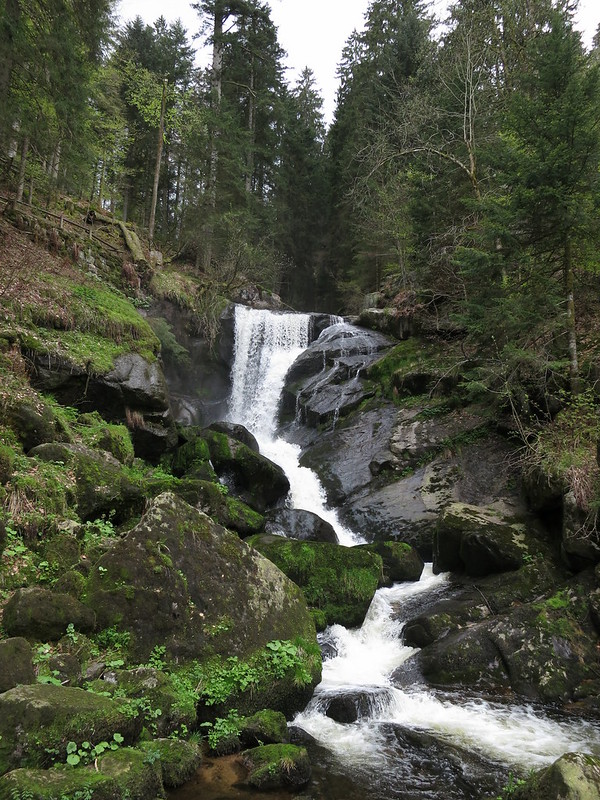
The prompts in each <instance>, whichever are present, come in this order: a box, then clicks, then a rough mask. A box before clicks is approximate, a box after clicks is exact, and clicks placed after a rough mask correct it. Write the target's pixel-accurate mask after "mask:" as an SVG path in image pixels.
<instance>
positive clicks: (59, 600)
mask: <svg viewBox="0 0 600 800" xmlns="http://www.w3.org/2000/svg"><path fill="white" fill-rule="evenodd" d="M70 623H72V624H73V625H74V627H75V629H76V630H78V631H81V632H82V633H90V632H91V631H93V630H94V629H95V625H96V615H95V613H94V611H93V610H92V609H91V608H89V607H87V606H85V605H83V604H82V603H80V602H79V600H76V599H75V598H74V597H72V596H71V595H69V594H59V593H57V592H51V591H50V590H49V589H42V588H40V587H37V586H33V587H30V588H26V589H17V591H16V592H15V593H14V594H13V595H12V597H11V598H10V600H9V601H8V603H7V604H6V606H5V608H4V615H3V626H4V629H5V631H6V632H7V633H8V635H9V636H23V637H25V638H28V639H37V640H38V641H42V642H52V641H57V640H58V639H60V637H61V636H64V634H65V633H66V630H67V626H68V625H69V624H70Z"/></svg>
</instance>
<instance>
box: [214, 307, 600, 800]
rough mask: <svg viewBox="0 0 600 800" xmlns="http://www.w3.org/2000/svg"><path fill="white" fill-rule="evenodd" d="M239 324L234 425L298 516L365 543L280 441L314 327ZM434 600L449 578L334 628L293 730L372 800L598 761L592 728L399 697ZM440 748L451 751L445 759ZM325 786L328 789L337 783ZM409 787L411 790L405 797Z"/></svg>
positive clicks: (465, 702)
mask: <svg viewBox="0 0 600 800" xmlns="http://www.w3.org/2000/svg"><path fill="white" fill-rule="evenodd" d="M235 323H236V328H235V330H236V353H235V362H234V366H233V390H232V395H231V401H230V411H229V415H228V416H229V420H230V421H231V422H239V423H241V424H243V425H245V426H246V427H247V428H248V429H249V430H250V431H251V432H252V433H253V434H254V436H255V437H256V439H257V441H258V443H259V446H260V450H261V452H262V453H263V454H264V455H266V456H267V457H268V458H270V459H272V460H273V461H275V462H276V463H278V464H279V465H280V466H281V467H282V468H283V469H284V470H285V472H286V474H287V476H288V478H289V480H290V484H291V492H290V501H291V504H292V506H293V507H295V508H302V509H305V510H308V511H312V512H314V513H316V514H318V515H319V516H320V517H322V518H324V519H326V520H327V521H328V522H330V523H331V524H332V525H333V526H334V528H335V529H336V532H337V534H338V538H339V540H340V543H341V544H346V545H353V544H356V543H358V541H359V537H358V536H356V535H355V534H353V533H352V532H351V531H349V530H347V529H345V528H343V527H342V526H341V525H340V523H339V520H338V518H337V515H336V513H335V511H334V510H331V509H328V508H327V507H326V498H325V494H324V491H323V489H322V487H321V485H320V483H319V481H318V479H317V477H316V476H315V474H314V473H313V472H312V471H310V470H308V469H305V468H302V467H300V466H299V464H298V458H299V454H300V448H299V447H297V446H296V445H293V444H290V443H288V442H286V441H285V440H283V439H281V438H278V437H277V435H276V419H277V406H278V402H279V397H280V393H281V389H282V387H283V382H284V378H285V374H286V372H287V370H288V368H289V366H290V365H291V364H292V363H293V361H294V360H295V359H296V358H297V356H298V355H300V353H301V352H302V351H303V350H304V349H305V348H306V347H307V345H308V344H309V331H310V317H309V316H308V315H302V314H273V313H271V312H268V311H253V310H249V309H246V308H242V307H238V308H237V309H236V320H235ZM436 592H437V593H440V592H448V581H447V578H446V577H445V576H434V575H432V573H431V569H430V567H428V568H427V569H426V570H425V572H424V575H423V577H422V578H421V581H420V582H418V583H416V584H401V585H396V586H394V587H392V588H390V589H380V590H379V591H378V592H377V594H376V595H375V598H374V600H373V603H372V605H371V608H370V610H369V612H368V614H367V617H366V619H365V621H364V623H363V625H362V627H361V628H360V629H358V630H354V631H349V630H346V629H345V628H343V627H342V626H339V625H334V626H332V627H331V628H329V629H328V630H327V631H326V632H325V633H324V634H323V635H322V641H323V643H324V644H327V645H328V650H330V651H332V652H334V653H335V655H334V656H333V657H332V658H329V659H328V660H325V661H324V665H323V680H322V683H321V684H320V685H319V686H318V687H317V690H316V692H315V695H314V698H313V700H312V701H311V703H310V704H309V706H308V707H307V708H306V709H305V710H304V711H303V712H302V713H301V714H300V715H298V717H297V718H296V720H295V724H296V725H297V726H298V727H300V728H303V729H304V730H306V731H307V732H308V733H310V734H311V735H312V736H313V737H314V738H315V739H316V740H317V741H318V742H320V743H322V744H324V745H325V746H326V747H327V748H328V750H329V751H330V752H332V753H333V754H334V755H335V757H336V758H337V759H338V762H339V763H341V764H343V765H344V767H345V769H347V771H348V772H349V773H350V774H352V775H354V776H355V778H356V781H357V783H356V785H357V786H358V785H359V784H360V783H361V781H360V775H362V783H363V787H365V786H366V787H368V792H369V797H370V798H373V799H374V800H376V798H379V797H381V798H386V799H387V798H402V799H403V800H404V799H405V798H406V799H408V798H411V800H412V798H415V799H416V798H419V799H422V800H425V798H432V799H433V798H435V799H436V800H437V798H440V800H441V798H442V797H444V798H445V799H446V800H448V799H449V798H456V799H457V800H459V799H460V800H463V799H465V798H471V797H478V796H480V792H481V790H482V788H481V787H482V786H484V785H485V780H484V778H480V779H479V778H478V779H477V780H479V784H477V780H476V781H475V783H476V784H477V785H478V787H479V788H478V789H477V790H474V789H473V782H471V783H470V784H469V783H468V781H467V782H465V778H464V774H463V773H465V771H466V772H468V771H469V768H465V767H464V758H467V759H468V758H469V754H474V757H475V758H479V759H482V760H483V762H485V763H484V767H483V768H482V766H481V763H482V762H481V761H480V762H479V765H478V767H477V768H473V769H475V771H477V769H479V771H480V772H481V771H482V769H483V772H487V773H488V778H489V776H490V775H491V774H492V773H493V772H494V769H495V770H496V773H497V776H500V775H506V771H507V769H508V768H515V769H517V770H519V769H529V768H536V767H540V766H543V765H544V764H547V763H549V762H551V761H553V760H555V759H556V758H558V757H559V756H560V755H561V754H563V753H565V752H568V751H582V752H593V753H596V754H600V730H599V729H598V727H597V726H595V725H593V724H591V723H586V722H581V721H579V722H577V721H576V722H573V721H568V722H567V721H565V720H559V719H557V720H554V719H551V718H550V717H549V716H548V715H546V714H544V713H541V712H539V711H536V710H534V709H532V708H531V707H528V706H516V705H507V704H501V703H496V702H486V701H484V700H482V699H479V698H476V697H474V696H473V697H468V696H466V695H465V694H464V693H462V694H461V695H458V694H454V695H452V694H451V693H449V692H445V693H442V692H436V691H434V690H432V689H430V688H429V687H426V686H424V685H422V684H419V683H418V681H417V682H416V683H415V682H414V681H413V680H411V679H410V677H409V679H407V680H405V681H404V683H406V684H407V688H399V686H401V685H402V683H403V682H402V681H401V680H399V679H398V678H397V676H398V673H399V672H401V671H402V670H403V669H406V667H407V665H410V657H411V655H413V654H414V653H415V652H416V651H415V650H414V649H413V648H410V647H407V646H405V645H403V644H402V639H401V629H402V626H403V622H402V615H403V614H404V615H405V616H404V618H405V619H406V618H407V617H406V615H407V614H412V615H414V614H415V612H416V608H417V606H416V604H417V603H423V602H426V598H431V597H432V595H435V593H436ZM416 613H418V612H416ZM348 693H354V694H355V695H356V694H357V693H358V694H360V695H361V697H362V698H363V700H364V699H365V698H366V701H365V702H364V703H363V704H362V706H361V713H360V714H359V716H358V719H357V720H356V721H355V722H353V723H345V724H342V723H338V722H335V721H334V720H333V719H330V718H329V717H328V716H327V715H326V710H327V708H328V706H329V704H330V702H331V700H332V698H334V697H339V696H340V695H341V696H343V695H347V694H348ZM407 731H408V733H407ZM414 736H420V737H422V736H425V737H429V739H427V738H426V740H425V741H426V743H428V744H426V749H425V750H423V748H422V745H421V749H420V750H419V749H418V748H417V751H416V755H415V752H413V751H411V748H412V747H413V744H414V743H413V739H412V738H411V737H414ZM399 742H401V744H399ZM407 742H408V744H407ZM440 743H441V745H440ZM438 745H440V746H441V747H442V749H441V750H440V751H439V752H438V750H436V748H437V747H438ZM432 748H433V750H432ZM444 748H446V750H444ZM448 748H450V751H451V753H453V752H455V751H457V749H458V752H460V754H461V755H460V756H459V757H458V761H459V763H460V765H461V766H460V767H456V757H455V756H452V755H451V756H448V758H446V752H447V749H448ZM452 748H454V750H452ZM434 751H435V754H434V756H433V757H432V756H429V759H430V761H431V762H432V764H431V770H432V771H433V773H435V776H436V777H433V778H432V777H431V776H430V775H429V773H427V769H426V767H425V766H424V762H425V761H426V760H427V758H426V756H424V753H425V752H434ZM410 752H413V754H412V756H411V755H410ZM411 758H412V760H411ZM444 759H446V760H444ZM453 759H454V761H453ZM486 760H487V761H486ZM440 764H443V765H445V766H440ZM485 764H488V765H493V766H485ZM407 770H408V772H407ZM426 773H427V774H426ZM440 774H441V782H440V779H439V775H440ZM385 775H389V776H390V777H389V779H386V778H385V777H384V776H385ZM327 780H329V781H331V774H329V775H328V777H327V778H326V781H327ZM482 781H483V783H482ZM449 782H450V784H451V785H448V784H449ZM407 784H410V785H411V786H412V789H410V790H409V789H407V788H406V786H407ZM328 786H329V785H328V784H327V783H326V784H325V796H328V797H332V796H334V795H333V794H332V793H330V787H329V788H328ZM490 787H491V789H492V790H493V789H496V788H497V784H496V785H494V784H493V781H492V784H489V785H488V786H487V790H488V791H490ZM478 792H479V794H478ZM339 796H344V797H347V798H350V797H356V798H362V797H364V791H363V789H360V788H359V789H357V790H352V791H350V790H349V789H348V787H347V786H346V788H345V789H344V790H343V791H342V793H341V794H340V795H339Z"/></svg>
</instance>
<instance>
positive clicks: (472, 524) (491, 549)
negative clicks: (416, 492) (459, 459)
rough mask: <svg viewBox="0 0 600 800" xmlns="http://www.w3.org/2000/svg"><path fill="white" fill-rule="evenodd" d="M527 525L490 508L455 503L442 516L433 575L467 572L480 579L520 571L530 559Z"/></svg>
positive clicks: (436, 537)
mask: <svg viewBox="0 0 600 800" xmlns="http://www.w3.org/2000/svg"><path fill="white" fill-rule="evenodd" d="M526 533H527V531H526V529H525V526H524V525H517V524H515V523H513V522H511V521H509V520H507V519H506V518H504V517H503V516H501V515H500V514H499V513H498V512H495V511H492V510H491V509H485V508H477V507H475V506H472V505H469V504H467V503H452V504H451V505H449V506H448V507H447V508H446V509H445V510H444V512H443V514H442V515H441V517H440V518H439V520H438V523H437V525H436V530H435V535H434V540H433V569H434V572H436V573H439V572H448V571H464V572H466V573H467V575H472V576H473V577H481V576H483V575H488V574H489V573H492V572H504V571H506V570H514V569H518V568H519V567H520V566H521V564H522V563H523V558H524V556H525V555H528V556H529V557H531V556H532V554H531V553H530V552H529V548H528V547H527V541H526Z"/></svg>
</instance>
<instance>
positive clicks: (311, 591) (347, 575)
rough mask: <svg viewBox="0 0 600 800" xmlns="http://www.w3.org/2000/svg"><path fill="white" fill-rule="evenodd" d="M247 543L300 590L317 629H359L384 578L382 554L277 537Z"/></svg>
mask: <svg viewBox="0 0 600 800" xmlns="http://www.w3.org/2000/svg"><path fill="white" fill-rule="evenodd" d="M249 543H250V544H252V545H253V546H254V547H256V549H257V550H259V552H261V553H262V554H263V555H264V556H266V557H267V558H268V559H270V560H271V561H273V563H274V564H276V565H277V566H278V567H279V569H280V570H281V571H282V572H284V573H285V574H286V575H287V576H288V577H289V578H290V579H291V580H292V581H294V583H296V584H297V585H298V586H299V587H300V588H301V589H302V591H303V593H304V596H305V597H306V602H307V603H308V606H309V608H310V609H311V610H313V611H317V612H318V613H316V614H314V619H315V623H316V624H317V627H318V629H323V627H326V626H327V625H332V624H334V623H340V624H342V625H346V626H347V627H355V626H356V625H360V624H361V623H362V621H363V619H364V616H365V614H366V612H367V609H368V607H369V605H370V603H371V600H372V599H373V595H374V594H375V591H376V590H377V587H378V586H379V585H380V582H381V580H382V579H383V561H382V559H381V556H379V555H378V554H376V553H373V552H370V551H368V550H365V549H362V548H361V549H358V548H349V547H342V546H340V545H336V544H331V543H328V542H299V541H296V540H292V539H283V538H281V537H274V536H267V537H260V536H258V537H252V538H251V539H250V540H249Z"/></svg>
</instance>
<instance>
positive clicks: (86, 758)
mask: <svg viewBox="0 0 600 800" xmlns="http://www.w3.org/2000/svg"><path fill="white" fill-rule="evenodd" d="M123 742H124V739H123V737H122V736H121V734H120V733H113V737H112V739H111V740H110V742H107V741H102V742H98V744H92V743H91V742H87V741H86V742H82V743H81V744H80V745H78V744H77V743H76V742H68V743H67V759H66V760H67V764H70V765H71V766H72V767H76V766H77V765H78V764H80V763H83V764H90V763H91V762H93V761H95V760H96V759H97V758H98V756H101V755H102V753H104V752H106V751H107V750H118V748H119V747H120V746H121V745H122V744H123Z"/></svg>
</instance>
